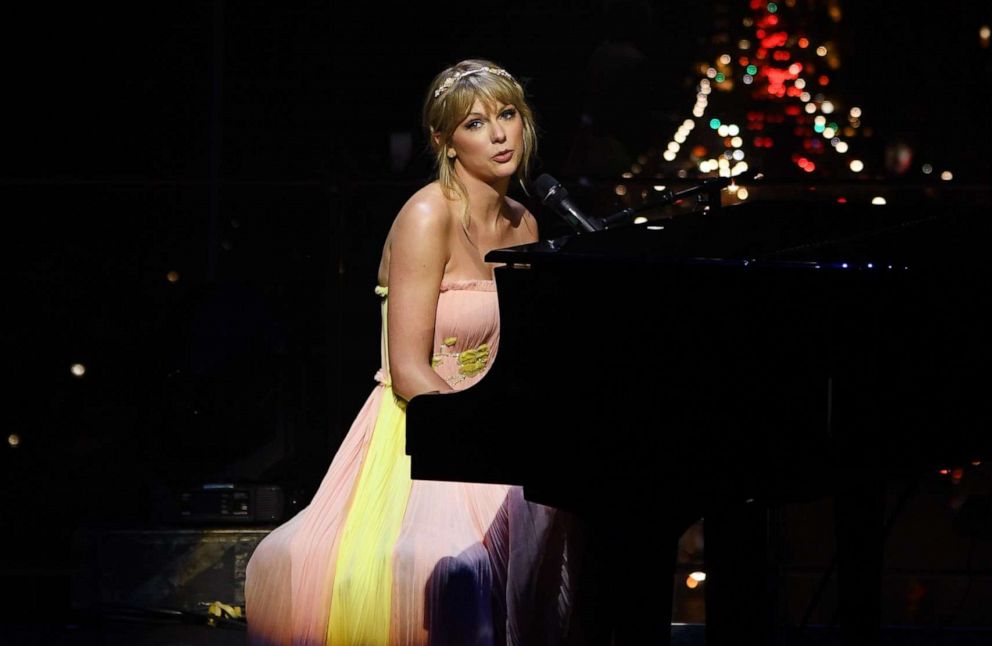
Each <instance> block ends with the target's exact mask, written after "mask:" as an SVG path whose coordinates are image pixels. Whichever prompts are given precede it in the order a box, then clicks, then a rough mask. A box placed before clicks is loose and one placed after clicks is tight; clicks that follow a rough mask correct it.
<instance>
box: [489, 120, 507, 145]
mask: <svg viewBox="0 0 992 646" xmlns="http://www.w3.org/2000/svg"><path fill="white" fill-rule="evenodd" d="M494 124H495V125H493V133H492V138H493V141H505V140H506V131H505V130H504V129H503V126H501V125H500V124H499V122H494Z"/></svg>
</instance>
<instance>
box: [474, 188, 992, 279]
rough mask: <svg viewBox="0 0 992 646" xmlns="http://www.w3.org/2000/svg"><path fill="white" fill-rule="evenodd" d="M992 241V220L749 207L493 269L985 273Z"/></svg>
mask: <svg viewBox="0 0 992 646" xmlns="http://www.w3.org/2000/svg"><path fill="white" fill-rule="evenodd" d="M990 234H992V220H990V218H987V217H983V216H982V214H981V213H979V212H978V211H976V210H974V209H965V208H950V207H948V208H947V209H943V210H941V209H937V208H935V207H934V206H933V205H932V204H931V205H921V206H917V207H894V206H876V205H856V204H835V203H808V202H752V203H748V204H742V205H738V206H732V207H727V208H724V209H722V210H720V211H717V212H714V213H692V214H687V215H682V216H678V217H673V218H667V219H657V220H653V221H649V222H647V223H644V224H636V225H629V226H625V227H618V228H613V229H608V230H606V231H598V232H592V233H582V234H575V235H569V236H564V237H561V238H556V239H553V240H542V241H540V242H536V243H532V244H528V245H521V246H517V247H511V248H508V249H499V250H494V251H492V252H490V253H489V254H487V255H486V261H487V262H504V263H508V264H511V265H512V264H530V265H535V264H536V265H541V264H557V263H580V264H581V263H590V262H595V263H601V264H611V263H619V264H627V263H650V264H655V263H666V264H671V263H677V264H705V265H726V266H734V267H765V268H772V267H781V268H787V269H796V270H842V271H844V270H859V269H861V270H885V271H907V270H931V269H933V270H940V269H943V268H947V267H948V266H953V267H961V266H962V265H969V266H971V267H972V268H982V267H984V264H983V263H984V261H983V260H982V258H983V256H984V255H985V254H984V253H982V248H983V247H984V246H985V245H987V241H988V240H989V239H990V237H989V236H990Z"/></svg>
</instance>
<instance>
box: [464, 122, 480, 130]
mask: <svg viewBox="0 0 992 646" xmlns="http://www.w3.org/2000/svg"><path fill="white" fill-rule="evenodd" d="M480 123H482V122H481V121H479V120H478V119H473V120H472V121H469V122H468V123H466V124H465V127H466V128H468V129H469V130H474V129H475V127H476V126H477V125H479V124H480Z"/></svg>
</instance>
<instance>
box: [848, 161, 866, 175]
mask: <svg viewBox="0 0 992 646" xmlns="http://www.w3.org/2000/svg"><path fill="white" fill-rule="evenodd" d="M849 166H850V167H851V170H852V171H854V172H855V173H860V172H861V171H863V170H864V169H865V164H864V162H862V161H861V160H860V159H852V160H851V163H850V164H849Z"/></svg>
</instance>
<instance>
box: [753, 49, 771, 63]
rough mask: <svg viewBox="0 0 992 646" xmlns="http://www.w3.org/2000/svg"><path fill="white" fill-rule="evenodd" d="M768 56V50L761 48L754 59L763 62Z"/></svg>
mask: <svg viewBox="0 0 992 646" xmlns="http://www.w3.org/2000/svg"><path fill="white" fill-rule="evenodd" d="M767 55H768V50H767V49H765V48H764V47H761V48H759V49H758V51H757V52H755V54H754V57H755V58H757V59H758V60H759V61H763V60H765V56H767Z"/></svg>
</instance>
